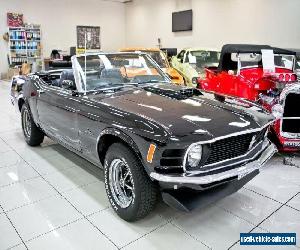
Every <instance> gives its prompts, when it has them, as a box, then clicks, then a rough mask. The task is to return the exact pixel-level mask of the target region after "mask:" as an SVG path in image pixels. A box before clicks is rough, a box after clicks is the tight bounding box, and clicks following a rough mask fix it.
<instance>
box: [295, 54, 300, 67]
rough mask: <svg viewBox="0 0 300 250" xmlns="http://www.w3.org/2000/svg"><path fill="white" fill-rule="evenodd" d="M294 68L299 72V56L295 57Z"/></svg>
mask: <svg viewBox="0 0 300 250" xmlns="http://www.w3.org/2000/svg"><path fill="white" fill-rule="evenodd" d="M295 68H296V69H297V70H300V56H297V57H296V66H295Z"/></svg>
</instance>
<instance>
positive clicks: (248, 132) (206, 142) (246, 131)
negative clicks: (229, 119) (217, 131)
mask: <svg viewBox="0 0 300 250" xmlns="http://www.w3.org/2000/svg"><path fill="white" fill-rule="evenodd" d="M274 121H275V120H272V121H270V122H268V123H266V124H265V125H264V126H262V127H259V128H257V129H247V130H244V131H241V132H236V133H232V134H228V135H224V136H220V137H216V138H214V139H211V140H207V141H200V142H194V143H192V144H191V145H190V146H189V147H188V148H187V150H186V152H185V154H184V158H183V165H182V167H183V170H184V172H187V170H186V167H185V166H186V161H187V154H188V152H189V150H190V149H191V148H192V147H193V146H195V145H202V144H209V143H214V142H216V141H219V140H222V139H226V138H229V137H234V136H239V135H245V134H251V133H255V132H259V131H261V130H263V129H264V128H266V127H268V126H269V125H271V124H272V123H273V122H274ZM248 153H249V152H248ZM241 157H243V156H239V157H238V158H241ZM238 158H237V159H238ZM228 160H231V159H228ZM225 161H226V160H225ZM218 163H220V162H216V163H213V164H210V165H204V166H203V167H206V166H213V165H216V164H218Z"/></svg>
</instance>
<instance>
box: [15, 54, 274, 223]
mask: <svg viewBox="0 0 300 250" xmlns="http://www.w3.org/2000/svg"><path fill="white" fill-rule="evenodd" d="M72 67H73V69H72V70H62V71H53V72H40V73H35V74H31V75H29V76H28V77H26V78H25V79H21V80H19V83H20V84H18V81H17V79H15V83H14V81H13V84H12V91H11V93H12V94H11V97H12V100H13V103H15V104H16V106H18V108H19V109H20V111H21V119H22V128H23V131H24V136H25V140H26V142H27V143H28V144H29V145H31V146H37V145H39V144H40V143H41V142H42V141H43V138H44V136H45V135H46V136H48V137H50V138H52V139H53V140H55V141H57V142H59V143H60V144H61V145H63V146H65V147H67V148H68V149H70V150H72V151H73V152H75V153H76V154H78V155H80V156H82V157H84V158H85V159H87V160H88V161H90V162H92V163H94V164H96V165H98V166H99V167H103V168H104V172H105V187H106V192H107V195H108V197H109V200H110V203H111V205H112V207H113V208H114V210H115V211H116V213H117V214H118V215H119V216H120V217H121V218H123V219H125V220H127V221H134V220H138V219H140V218H142V217H144V216H146V215H147V214H148V213H149V212H150V211H151V210H152V209H153V208H154V206H155V204H156V202H157V199H158V197H159V194H162V198H163V200H164V201H165V202H166V203H167V204H169V205H170V206H173V207H176V208H179V209H181V210H185V211H189V210H191V209H193V208H195V207H199V206H204V205H207V204H208V203H211V202H214V201H216V200H218V199H220V198H223V197H225V196H227V195H229V194H231V193H233V192H235V191H237V190H238V189H239V188H241V187H242V186H243V185H245V184H246V183H247V182H248V181H250V180H251V179H252V178H253V177H254V176H255V175H257V174H258V173H259V170H260V168H261V167H262V166H263V165H264V164H265V162H266V161H267V160H268V159H269V158H270V157H272V155H273V154H274V153H275V152H276V148H275V146H274V145H273V144H272V143H270V142H269V140H268V139H267V132H268V126H269V125H270V123H272V122H273V116H272V115H270V114H268V113H267V112H266V111H265V110H264V109H262V108H260V107H259V106H257V105H255V104H254V103H251V102H249V101H246V100H241V99H236V98H230V97H225V96H216V95H213V94H210V93H205V92H202V91H200V90H197V89H191V88H187V87H180V86H176V85H172V84H171V82H170V79H169V78H168V76H167V75H165V74H164V73H163V72H162V71H161V69H160V68H159V67H158V66H157V65H156V63H155V62H154V61H153V60H152V59H151V58H150V57H149V56H147V55H145V54H143V53H99V54H90V55H83V56H73V57H72ZM21 83H23V84H21Z"/></svg>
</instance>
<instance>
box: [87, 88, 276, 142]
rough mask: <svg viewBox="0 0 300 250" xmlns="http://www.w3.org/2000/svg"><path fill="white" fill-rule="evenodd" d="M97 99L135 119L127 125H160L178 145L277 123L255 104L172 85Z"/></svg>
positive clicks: (137, 89) (98, 97) (128, 91)
mask: <svg viewBox="0 0 300 250" xmlns="http://www.w3.org/2000/svg"><path fill="white" fill-rule="evenodd" d="M93 99H94V100H95V101H100V102H101V103H104V104H105V105H107V106H110V107H113V108H114V109H115V108H117V109H119V110H122V111H124V112H126V114H128V113H129V114H132V115H134V117H133V116H128V117H127V118H124V119H123V121H122V122H123V123H124V124H125V123H126V122H127V120H132V119H135V121H136V122H141V121H142V123H144V124H146V123H148V124H147V125H145V126H155V125H153V124H157V125H159V126H160V127H161V128H163V129H164V130H165V131H166V132H167V134H168V136H169V137H171V138H172V139H173V140H175V141H176V140H185V139H187V138H189V139H188V140H190V136H194V137H197V136H199V135H201V138H203V139H205V140H208V139H212V138H216V137H221V136H226V135H229V134H234V133H238V132H242V131H243V132H244V131H247V130H252V129H259V128H261V127H263V126H265V125H266V124H267V123H268V122H270V121H272V120H273V116H271V115H269V114H267V113H266V111H264V110H263V109H261V108H259V107H258V106H256V105H255V104H254V103H251V102H248V101H244V100H239V99H235V98H229V97H222V96H217V97H216V96H214V95H213V94H209V93H205V92H204V93H202V92H200V91H199V90H197V89H189V88H183V87H180V86H176V85H169V84H156V85H153V84H152V85H148V86H146V87H143V88H136V89H130V90H127V91H121V92H119V93H116V94H113V95H111V96H109V97H106V98H101V97H100V96H97V95H95V96H94V97H93ZM137 117H138V118H137ZM150 124H151V125H150ZM153 136H155V133H154V135H153Z"/></svg>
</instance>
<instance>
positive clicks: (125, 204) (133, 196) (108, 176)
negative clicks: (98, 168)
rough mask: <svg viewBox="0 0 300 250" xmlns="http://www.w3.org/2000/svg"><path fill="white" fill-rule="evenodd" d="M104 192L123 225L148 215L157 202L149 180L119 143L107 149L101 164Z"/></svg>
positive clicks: (136, 159)
mask: <svg viewBox="0 0 300 250" xmlns="http://www.w3.org/2000/svg"><path fill="white" fill-rule="evenodd" d="M104 171H105V189H106V193H107V196H108V198H109V201H110V203H111V205H112V207H113V209H114V210H115V212H116V213H117V214H118V215H119V216H120V217H121V218H122V219H124V220H126V221H136V220H139V219H141V218H143V217H145V216H146V215H147V214H149V213H150V212H151V211H152V210H153V209H154V207H155V205H156V202H157V198H158V187H157V185H156V184H155V183H154V182H152V181H151V180H150V178H149V177H148V175H147V173H146V172H145V170H144V168H143V166H142V165H141V162H140V160H139V159H138V158H137V157H136V155H135V154H134V153H133V152H132V151H131V150H130V149H128V148H127V147H126V146H125V145H123V144H121V143H115V144H113V145H112V146H110V148H109V149H108V152H107V154H106V157H105V163H104Z"/></svg>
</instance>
